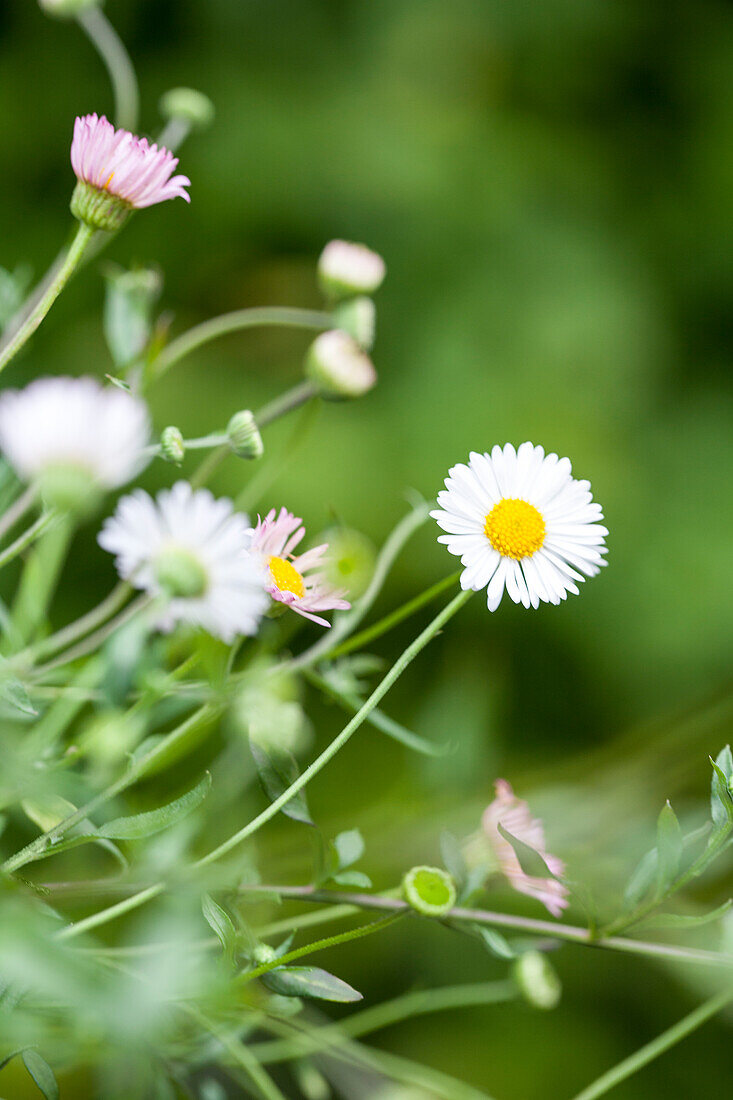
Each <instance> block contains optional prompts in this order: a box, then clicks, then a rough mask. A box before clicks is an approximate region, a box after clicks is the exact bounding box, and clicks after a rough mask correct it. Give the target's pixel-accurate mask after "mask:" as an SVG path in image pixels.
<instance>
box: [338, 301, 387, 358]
mask: <svg viewBox="0 0 733 1100" xmlns="http://www.w3.org/2000/svg"><path fill="white" fill-rule="evenodd" d="M333 319H334V321H335V323H336V326H337V328H340V329H343V331H344V332H348V334H349V336H353V337H354V339H355V340H356V342H357V344H358V345H359V347H360V348H364V350H365V351H371V349H372V348H373V347H374V335H375V332H376V327H377V310H376V307H375V305H374V302H373V301H372V300H371V298H367V297H366V295H364V294H360V295H359V296H358V297H357V298H347V299H346V300H345V301H344V302H340V303H339V304H338V305H337V306H336V308H335V309H334V311H333Z"/></svg>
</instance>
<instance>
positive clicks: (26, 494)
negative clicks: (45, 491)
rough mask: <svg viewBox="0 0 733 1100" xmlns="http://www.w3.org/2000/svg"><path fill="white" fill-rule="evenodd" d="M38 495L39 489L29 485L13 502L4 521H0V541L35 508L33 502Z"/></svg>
mask: <svg viewBox="0 0 733 1100" xmlns="http://www.w3.org/2000/svg"><path fill="white" fill-rule="evenodd" d="M37 495H38V489H37V488H36V486H35V485H29V486H28V488H27V489H25V490H24V491H23V492H22V493H21V494H20V496H19V497H18V498H17V499H16V500H14V501H13V503H12V504H11V505H10V507H9V508H8V509H7V511H6V512H5V513H4V515H3V517H2V519H0V539H2V538H4V537H5V535H7V533H8V531H10V530H11V528H13V527H15V525H16V523H17V522H18V520H19V519H22V518H23V516H24V515H25V514H26V512H27V511H28V509H29V508H31V507H32V506H33V502H34V500H35V499H36V497H37Z"/></svg>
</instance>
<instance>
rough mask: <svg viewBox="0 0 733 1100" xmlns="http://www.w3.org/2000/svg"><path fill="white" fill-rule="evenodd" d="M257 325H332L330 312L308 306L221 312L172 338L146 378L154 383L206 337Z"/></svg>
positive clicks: (313, 327)
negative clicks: (174, 338)
mask: <svg viewBox="0 0 733 1100" xmlns="http://www.w3.org/2000/svg"><path fill="white" fill-rule="evenodd" d="M261 325H279V326H280V327H281V328H304V329H314V330H316V331H320V330H322V329H328V328H331V327H332V326H333V318H332V317H331V314H330V313H323V312H320V311H317V310H310V309H290V308H288V307H285V306H259V307H255V308H253V309H237V310H234V311H233V312H232V313H223V314H222V315H221V316H220V317H212V318H211V320H209V321H203V322H202V323H201V324H200V325H194V327H193V328H190V329H189V330H188V332H184V333H183V335H182V336H179V337H178V338H177V339H176V340H172V341H171V343H170V344H168V347H166V348H164V349H163V351H162V352H161V353H160V355H159V356H158V358H157V359H156V360H155V363H153V364H152V366H151V368H150V381H151V382H157V381H158V379H159V378H162V376H163V375H164V374H165V373H166V371H168V370H170V368H171V367H172V366H173V365H174V364H175V363H178V362H179V361H180V360H181V359H183V357H184V356H186V355H189V354H190V353H191V352H192V351H195V350H196V348H199V347H201V345H202V344H206V343H208V342H209V340H216V339H217V337H219V336H225V335H226V334H227V333H229V332H239V331H240V330H241V329H245V328H255V327H258V326H261Z"/></svg>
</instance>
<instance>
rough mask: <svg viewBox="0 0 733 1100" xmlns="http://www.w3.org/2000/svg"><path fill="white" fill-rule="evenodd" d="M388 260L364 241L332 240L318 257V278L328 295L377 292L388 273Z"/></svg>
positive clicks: (338, 296)
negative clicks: (360, 242)
mask: <svg viewBox="0 0 733 1100" xmlns="http://www.w3.org/2000/svg"><path fill="white" fill-rule="evenodd" d="M386 270H387V269H386V267H385V265H384V260H383V259H382V257H381V256H379V255H378V254H377V253H376V252H372V250H371V249H370V248H367V246H366V245H364V244H352V243H351V241H329V243H328V244H327V245H326V247H325V248H324V250H323V252H322V253H321V256H320V259H319V261H318V279H319V282H320V284H321V287H322V289H323V291H324V293H325V294H326V295H327V297H329V298H332V299H335V300H337V301H338V300H339V299H340V298H349V297H351V296H352V295H353V294H373V293H374V291H375V290H377V288H378V287H379V286H381V284H382V280H383V279H384V276H385V274H386Z"/></svg>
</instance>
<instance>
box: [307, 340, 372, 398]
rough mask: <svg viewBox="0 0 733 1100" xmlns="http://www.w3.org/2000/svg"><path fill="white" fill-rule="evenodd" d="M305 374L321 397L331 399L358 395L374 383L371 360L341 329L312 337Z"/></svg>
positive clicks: (362, 393)
mask: <svg viewBox="0 0 733 1100" xmlns="http://www.w3.org/2000/svg"><path fill="white" fill-rule="evenodd" d="M305 373H306V376H307V377H308V378H310V380H311V382H312V383H313V385H314V386H315V387H316V389H317V390H318V392H319V394H320V395H321V397H325V398H330V399H331V400H335V401H338V400H342V399H346V398H350V397H352V398H353V397H362V396H363V395H364V394H365V393H369V390H371V389H372V388H373V387H374V386H375V385H376V384H377V372H376V370H375V369H374V364H373V363H372V361H371V359H370V358H369V356H368V355H367V354H366V352H364V351H362V349H361V348H360V347H359V345H358V344H357V342H356V340H354V338H353V337H352V336H349V334H348V332H342V331H341V329H330V330H329V331H328V332H322V333H321V335H320V336H316V338H315V340H314V341H313V343H312V344H311V346H310V348H309V349H308V352H307V355H306V360H305Z"/></svg>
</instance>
